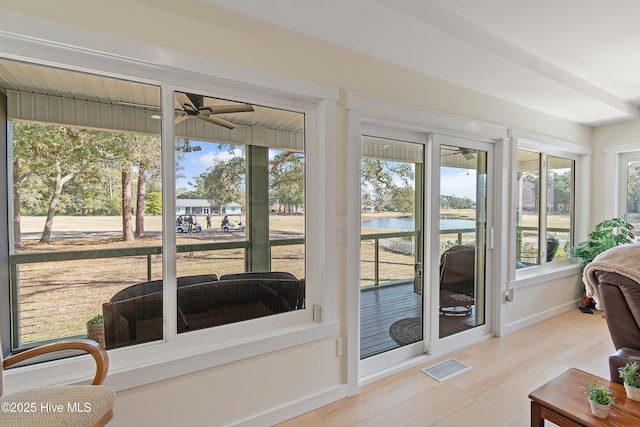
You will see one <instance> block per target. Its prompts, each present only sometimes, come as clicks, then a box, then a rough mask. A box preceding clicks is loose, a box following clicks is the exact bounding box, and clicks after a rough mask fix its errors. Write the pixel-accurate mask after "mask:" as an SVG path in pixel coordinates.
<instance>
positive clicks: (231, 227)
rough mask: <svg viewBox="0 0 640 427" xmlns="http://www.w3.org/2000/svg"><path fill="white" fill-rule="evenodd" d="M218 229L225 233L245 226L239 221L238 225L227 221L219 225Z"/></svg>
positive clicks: (240, 229) (243, 228) (241, 229)
mask: <svg viewBox="0 0 640 427" xmlns="http://www.w3.org/2000/svg"><path fill="white" fill-rule="evenodd" d="M220 230H222V231H224V232H225V233H228V232H230V231H244V230H245V226H244V224H243V223H239V224H238V225H236V224H232V223H230V222H228V223H226V224H224V225H221V226H220Z"/></svg>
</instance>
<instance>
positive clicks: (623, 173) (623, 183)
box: [615, 149, 640, 233]
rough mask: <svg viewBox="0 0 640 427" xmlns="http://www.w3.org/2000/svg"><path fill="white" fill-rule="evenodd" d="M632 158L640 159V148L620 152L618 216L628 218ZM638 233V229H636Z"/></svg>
mask: <svg viewBox="0 0 640 427" xmlns="http://www.w3.org/2000/svg"><path fill="white" fill-rule="evenodd" d="M632 158H637V159H640V149H639V150H635V151H626V152H624V153H619V154H618V191H617V193H618V203H617V206H616V212H617V213H616V214H615V215H616V216H620V217H622V218H624V219H625V221H626V218H627V208H628V206H627V187H628V186H629V180H628V176H629V160H630V159H632ZM636 233H637V231H636Z"/></svg>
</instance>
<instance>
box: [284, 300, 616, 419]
mask: <svg viewBox="0 0 640 427" xmlns="http://www.w3.org/2000/svg"><path fill="white" fill-rule="evenodd" d="M613 351H614V347H613V344H612V342H611V338H610V336H609V331H608V329H607V326H606V322H605V319H604V318H603V317H602V315H601V313H600V312H595V314H593V315H589V314H583V313H581V312H580V311H579V310H578V309H575V310H572V311H570V312H567V313H564V314H561V315H559V316H556V317H553V318H551V319H549V320H546V321H543V322H540V323H538V324H535V325H533V326H530V327H528V328H525V329H523V330H520V331H518V332H514V333H512V334H509V335H507V336H505V337H502V338H492V339H490V340H488V341H484V342H481V343H478V344H476V345H473V346H470V347H468V348H465V349H463V350H459V351H456V352H454V353H451V354H449V355H446V356H443V357H440V358H437V359H434V360H432V361H429V362H428V363H425V364H424V365H421V366H417V367H415V368H411V369H408V370H406V371H403V372H400V373H398V374H395V375H393V376H390V377H387V378H385V379H382V380H379V381H377V382H375V383H371V384H368V385H366V386H364V387H362V388H360V390H359V392H358V393H357V394H356V395H354V396H351V397H348V398H345V399H342V400H340V401H337V402H334V403H332V404H330V405H327V406H324V407H321V408H318V409H317V410H315V411H312V412H309V413H306V414H304V415H301V416H299V417H297V418H293V419H291V420H289V421H286V422H284V423H281V424H279V427H293V426H304V427H325V426H329V427H333V426H376V427H380V426H393V427H398V426H452V427H459V426H467V427H475V426H480V427H485V426H491V427H501V426H508V427H516V426H518V427H519V426H523V427H524V426H530V420H529V411H530V401H529V398H528V397H527V396H528V394H529V393H530V392H531V391H533V390H534V389H536V388H537V387H539V386H540V385H542V384H544V383H545V382H547V381H549V380H551V379H553V378H554V377H556V376H558V375H560V374H561V373H562V372H564V371H565V370H566V369H568V368H570V367H576V368H579V369H582V370H584V371H587V372H591V373H593V374H595V375H598V376H600V377H603V378H607V379H608V376H609V367H608V356H609V354H610V353H613ZM449 357H454V358H455V359H457V360H459V361H461V362H463V363H465V364H467V365H469V366H471V370H469V371H466V372H464V373H462V374H460V375H458V376H456V377H453V378H451V379H449V380H447V381H445V382H443V383H439V382H437V381H436V380H434V379H432V378H431V377H429V376H427V375H425V374H424V373H422V372H421V371H420V369H422V368H424V367H427V366H430V365H432V364H434V363H436V362H438V361H441V360H445V359H447V358H449ZM546 425H553V424H552V423H549V422H547V423H546Z"/></svg>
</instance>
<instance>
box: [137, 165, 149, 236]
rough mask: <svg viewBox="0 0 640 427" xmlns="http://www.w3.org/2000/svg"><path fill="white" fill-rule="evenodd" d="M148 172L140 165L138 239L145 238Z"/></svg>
mask: <svg viewBox="0 0 640 427" xmlns="http://www.w3.org/2000/svg"><path fill="white" fill-rule="evenodd" d="M146 185H147V170H146V169H145V168H144V166H142V165H140V166H139V168H138V191H137V193H136V233H135V235H136V237H142V236H144V211H145V208H146V206H147V201H146V193H147V187H146Z"/></svg>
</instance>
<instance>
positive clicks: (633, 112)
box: [201, 0, 640, 126]
mask: <svg viewBox="0 0 640 427" xmlns="http://www.w3.org/2000/svg"><path fill="white" fill-rule="evenodd" d="M201 1H202V2H204V3H209V4H212V5H215V6H219V7H222V8H225V9H228V10H231V11H234V12H237V13H239V14H242V15H246V16H249V17H252V18H255V19H258V20H261V21H265V22H268V23H271V24H274V25H276V26H279V27H283V28H286V29H288V30H291V31H294V32H298V33H301V34H304V35H307V36H310V37H313V38H316V39H320V40H323V41H326V42H329V43H332V44H335V45H339V46H342V47H345V48H347V49H350V50H354V51H357V52H360V53H364V54H366V55H369V56H371V57H374V58H377V59H380V60H383V61H386V62H389V63H393V64H397V65H400V66H402V67H406V68H409V69H411V70H414V71H418V72H421V73H423V74H426V75H430V76H433V77H436V78H439V79H443V80H447V81H450V82H452V83H455V84H458V85H460V86H464V87H467V88H470V89H474V90H477V91H479V92H483V93H486V94H489V95H493V96H495V97H498V98H502V99H505V100H509V101H512V102H514V103H517V104H521V105H524V106H527V107H530V108H532V109H535V110H539V111H543V112H546V113H549V114H552V115H555V116H558V117H562V118H565V119H568V120H571V121H575V122H578V123H583V124H586V125H591V126H595V125H600V124H605V123H611V122H617V121H623V120H632V119H637V118H639V117H640V1H638V0H429V1H427V0H201Z"/></svg>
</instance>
